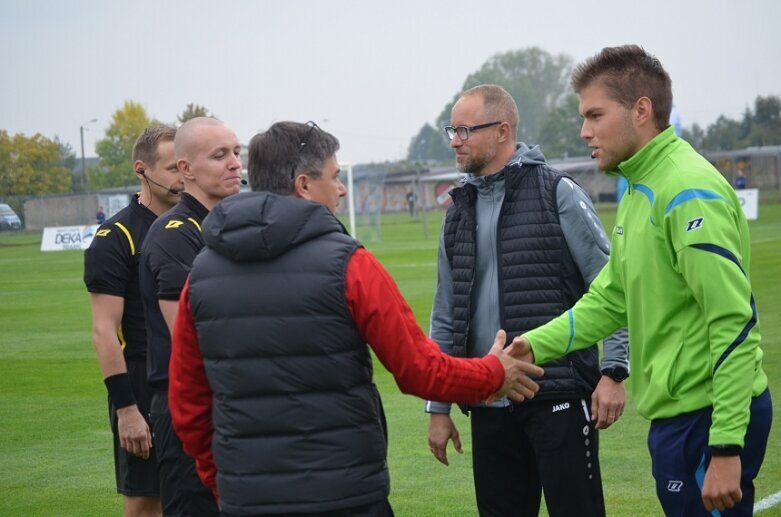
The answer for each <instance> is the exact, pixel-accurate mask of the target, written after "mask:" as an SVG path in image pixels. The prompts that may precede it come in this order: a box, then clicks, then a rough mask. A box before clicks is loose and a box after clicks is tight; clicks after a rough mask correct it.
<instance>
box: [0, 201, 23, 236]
mask: <svg viewBox="0 0 781 517" xmlns="http://www.w3.org/2000/svg"><path fill="white" fill-rule="evenodd" d="M21 229H22V221H21V219H19V216H18V215H16V212H14V211H13V209H12V208H11V207H10V206H8V205H6V204H5V203H0V230H21Z"/></svg>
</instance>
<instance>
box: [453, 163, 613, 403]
mask: <svg viewBox="0 0 781 517" xmlns="http://www.w3.org/2000/svg"><path fill="white" fill-rule="evenodd" d="M564 177H568V176H566V175H565V174H564V173H562V172H560V171H557V170H555V169H552V168H550V167H548V166H547V165H523V166H520V165H509V166H507V167H505V195H504V202H503V203H502V207H501V212H500V215H499V221H498V228H497V232H498V239H497V242H498V246H499V249H498V250H497V251H498V253H497V256H498V258H499V261H500V264H499V268H498V271H499V293H500V297H499V303H500V314H501V320H502V328H503V329H505V330H506V331H507V337H508V342H509V341H511V340H512V339H513V338H514V337H515V336H517V335H519V334H522V333H524V332H526V331H529V330H531V329H534V328H536V327H539V326H540V325H543V324H544V323H547V322H548V321H550V320H552V319H553V318H555V317H556V316H558V315H560V314H561V313H563V312H565V311H566V310H567V309H569V308H570V307H572V306H573V305H574V304H575V302H576V301H577V300H578V299H579V298H580V297H581V296H582V295H583V293H585V291H586V283H585V281H584V280H583V277H582V276H581V274H580V271H579V270H578V268H577V266H576V264H575V262H574V261H573V259H572V256H571V254H570V252H569V249H568V247H567V243H566V240H565V238H564V234H563V233H562V231H561V227H560V225H559V217H558V208H557V201H556V187H557V186H558V182H559V181H560V180H561V179H562V178H564ZM451 196H452V198H453V205H452V206H451V207H450V209H449V210H448V213H447V216H446V219H445V228H444V240H445V250H446V252H447V257H448V260H449V262H450V266H451V269H452V274H453V330H454V336H453V337H454V342H453V345H454V346H453V354H454V355H457V356H466V355H467V353H466V347H467V336H468V335H469V324H470V317H471V314H472V310H471V297H472V283H473V280H474V277H475V231H476V228H475V202H476V199H477V191H476V188H475V187H474V186H473V185H469V184H466V185H464V186H463V187H460V188H456V189H453V191H452V193H451ZM490 337H491V336H488V338H490ZM598 360H599V357H598V350H597V347H596V346H592V347H590V348H588V349H585V350H581V351H578V352H573V353H571V354H569V355H567V356H565V357H563V358H561V359H558V360H556V361H552V362H550V363H547V364H544V365H541V366H543V367H544V368H545V375H544V377H542V378H541V379H539V380H538V384H539V385H540V391H539V393H538V394H537V396H536V397H535V400H540V399H542V400H544V399H550V398H563V397H584V396H585V397H589V396H590V395H591V392H592V391H593V390H594V388H595V387H596V384H597V382H598V380H599V363H598Z"/></svg>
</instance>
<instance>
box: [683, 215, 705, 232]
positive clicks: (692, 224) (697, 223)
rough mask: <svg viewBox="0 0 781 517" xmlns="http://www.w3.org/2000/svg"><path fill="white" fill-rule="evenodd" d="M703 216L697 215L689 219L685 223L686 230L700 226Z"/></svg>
mask: <svg viewBox="0 0 781 517" xmlns="http://www.w3.org/2000/svg"><path fill="white" fill-rule="evenodd" d="M704 219H705V218H704V217H698V218H696V219H692V220H691V221H689V222H687V223H686V231H687V232H690V231H692V230H697V229H699V228H702V221H703V220H704Z"/></svg>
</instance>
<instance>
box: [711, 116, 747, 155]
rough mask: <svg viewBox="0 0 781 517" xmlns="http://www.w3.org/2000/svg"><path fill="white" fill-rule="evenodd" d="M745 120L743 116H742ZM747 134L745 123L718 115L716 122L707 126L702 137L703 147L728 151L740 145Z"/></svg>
mask: <svg viewBox="0 0 781 517" xmlns="http://www.w3.org/2000/svg"><path fill="white" fill-rule="evenodd" d="M744 121H745V117H744ZM746 136H747V132H746V128H745V124H741V123H740V122H738V121H737V120H734V119H731V118H727V117H725V116H724V115H720V116H719V118H717V119H716V122H714V123H713V124H711V125H710V126H708V130H707V131H706V132H705V138H704V139H703V142H702V144H703V149H707V150H709V151H728V150H730V149H736V148H738V147H741V145H742V142H743V139H744V138H745V137H746Z"/></svg>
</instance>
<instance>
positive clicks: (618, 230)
mask: <svg viewBox="0 0 781 517" xmlns="http://www.w3.org/2000/svg"><path fill="white" fill-rule="evenodd" d="M616 233H617V234H618V235H624V227H623V226H616Z"/></svg>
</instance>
